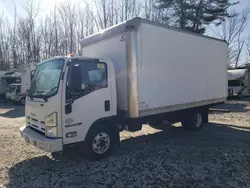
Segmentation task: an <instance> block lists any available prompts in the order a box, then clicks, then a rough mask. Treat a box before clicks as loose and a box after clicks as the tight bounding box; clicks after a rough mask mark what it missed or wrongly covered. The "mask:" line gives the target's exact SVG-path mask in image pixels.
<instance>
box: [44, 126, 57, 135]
mask: <svg viewBox="0 0 250 188" xmlns="http://www.w3.org/2000/svg"><path fill="white" fill-rule="evenodd" d="M45 135H46V136H48V137H56V136H57V127H46V129H45Z"/></svg>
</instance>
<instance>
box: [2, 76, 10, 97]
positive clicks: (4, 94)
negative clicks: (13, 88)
mask: <svg viewBox="0 0 250 188" xmlns="http://www.w3.org/2000/svg"><path fill="white" fill-rule="evenodd" d="M8 87H9V85H8V84H7V82H6V81H5V80H2V79H0V100H1V101H4V100H5V99H6V90H7V88H8Z"/></svg>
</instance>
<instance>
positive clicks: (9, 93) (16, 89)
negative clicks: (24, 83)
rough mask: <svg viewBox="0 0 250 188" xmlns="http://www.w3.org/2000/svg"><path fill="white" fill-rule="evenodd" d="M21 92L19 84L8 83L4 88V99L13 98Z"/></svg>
mask: <svg viewBox="0 0 250 188" xmlns="http://www.w3.org/2000/svg"><path fill="white" fill-rule="evenodd" d="M20 92H21V84H10V85H9V86H8V87H7V89H6V99H7V100H13V99H14V98H15V97H16V96H17V95H18V94H19V93H20Z"/></svg>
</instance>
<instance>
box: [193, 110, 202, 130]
mask: <svg viewBox="0 0 250 188" xmlns="http://www.w3.org/2000/svg"><path fill="white" fill-rule="evenodd" d="M194 124H195V126H196V127H200V126H201V124H202V115H201V114H199V113H197V114H196V115H195V117H194Z"/></svg>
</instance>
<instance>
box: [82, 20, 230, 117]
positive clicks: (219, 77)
mask: <svg viewBox="0 0 250 188" xmlns="http://www.w3.org/2000/svg"><path fill="white" fill-rule="evenodd" d="M82 46H83V51H82V52H83V54H82V55H83V56H87V57H95V58H107V59H110V60H111V61H112V62H113V63H114V66H115V71H116V75H115V76H116V80H117V98H118V108H119V110H124V111H126V112H127V114H128V116H129V117H143V116H148V115H153V114H158V113H164V112H170V111H176V110H182V109H187V108H193V107H198V106H203V105H209V104H214V103H219V102H224V101H225V100H226V97H227V82H228V74H227V48H228V45H227V43H225V42H224V41H221V40H218V39H214V38H210V37H206V36H202V35H198V34H194V33H191V32H187V31H185V30H181V29H177V28H173V27H169V26H165V25H160V24H156V23H154V22H151V21H147V20H144V19H141V18H134V19H132V20H129V21H126V22H123V23H121V24H119V25H117V26H113V27H111V28H109V29H107V30H104V31H101V32H99V33H97V34H94V35H91V36H89V37H87V38H85V39H84V40H83V43H82Z"/></svg>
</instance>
